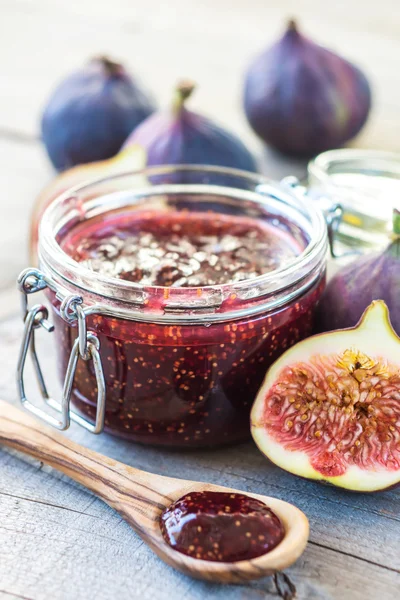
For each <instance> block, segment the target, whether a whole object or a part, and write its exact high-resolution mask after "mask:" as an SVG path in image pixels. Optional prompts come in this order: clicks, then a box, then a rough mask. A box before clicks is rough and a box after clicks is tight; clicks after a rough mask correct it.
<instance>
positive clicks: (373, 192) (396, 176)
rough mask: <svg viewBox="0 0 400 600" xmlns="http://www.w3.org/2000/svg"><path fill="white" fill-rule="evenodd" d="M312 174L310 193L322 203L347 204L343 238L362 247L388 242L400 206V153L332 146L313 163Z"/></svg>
mask: <svg viewBox="0 0 400 600" xmlns="http://www.w3.org/2000/svg"><path fill="white" fill-rule="evenodd" d="M308 177H309V190H308V193H309V195H310V196H311V197H312V198H313V199H314V200H317V202H318V203H319V204H320V206H321V208H322V209H325V208H326V207H329V206H331V205H332V203H338V204H340V205H341V207H342V209H343V214H342V218H341V223H340V226H339V228H338V231H337V235H336V242H337V243H339V244H340V243H341V244H342V245H343V246H344V248H345V249H349V248H350V249H353V250H358V251H359V252H366V251H370V250H374V249H380V248H385V247H386V246H387V244H388V239H389V235H390V233H391V232H392V220H393V209H394V208H397V209H399V208H400V200H399V199H400V154H396V153H394V152H381V151H377V150H353V149H345V150H330V151H329V152H323V153H322V154H320V155H319V156H317V157H316V158H315V159H314V160H312V161H311V162H310V163H309V165H308Z"/></svg>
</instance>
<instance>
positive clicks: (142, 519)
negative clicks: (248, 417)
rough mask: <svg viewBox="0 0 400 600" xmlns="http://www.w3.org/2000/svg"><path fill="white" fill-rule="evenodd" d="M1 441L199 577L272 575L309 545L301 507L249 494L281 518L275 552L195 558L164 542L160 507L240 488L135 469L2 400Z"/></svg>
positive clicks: (228, 580) (243, 578)
mask: <svg viewBox="0 0 400 600" xmlns="http://www.w3.org/2000/svg"><path fill="white" fill-rule="evenodd" d="M0 444H4V445H5V446H10V447H12V448H15V449H16V450H19V451H20V452H23V453H25V454H29V455H30V456H33V457H35V458H37V459H38V460H40V461H42V462H44V463H46V464H48V465H51V466H52V467H54V468H55V469H57V470H58V471H62V472H63V473H65V474H66V475H68V476H69V477H71V479H74V480H75V481H77V482H78V483H80V484H82V485H83V486H85V487H86V488H88V489H89V490H91V491H92V492H94V494H96V495H97V496H99V497H100V498H101V499H102V500H104V501H105V502H106V503H107V504H109V505H110V506H111V507H112V508H114V509H115V510H116V511H117V512H118V513H119V514H120V515H121V516H122V517H123V518H124V519H125V520H126V521H127V522H128V523H129V524H130V525H131V526H132V527H133V529H134V530H135V531H136V532H137V533H138V534H139V535H140V537H141V538H142V539H143V541H144V542H146V544H148V545H149V546H150V547H151V548H152V550H154V552H156V553H157V554H158V556H159V557H160V558H161V559H162V560H164V561H165V562H166V563H168V564H169V565H170V566H172V567H174V568H175V569H178V570H179V571H182V572H183V573H185V574H186V575H190V576H192V577H196V578H198V579H206V580H208V581H216V582H220V583H240V582H243V581H248V580H250V579H257V578H259V577H264V576H266V575H271V574H273V573H275V572H276V571H280V570H282V569H285V568H286V567H288V566H290V565H291V564H292V563H294V562H295V561H296V560H297V558H298V557H299V556H300V555H301V554H302V552H303V550H304V548H305V546H306V544H307V540H308V533H309V527H308V521H307V518H306V516H305V515H304V514H303V513H302V512H301V511H300V510H299V509H298V508H296V507H295V506H293V505H292V504H289V503H287V502H283V501H282V500H278V499H276V498H269V497H268V496H261V495H259V494H248V495H250V496H252V497H254V498H258V499H259V500H261V501H263V502H265V503H266V504H267V505H268V506H269V507H270V508H271V509H272V510H273V511H274V512H275V513H276V514H277V515H278V517H279V518H280V519H281V521H282V523H283V525H284V527H285V530H286V533H285V537H284V539H283V540H282V542H280V544H278V546H276V548H274V549H273V550H272V551H271V552H269V553H267V554H264V555H262V556H259V557H257V558H255V559H252V560H248V561H246V560H242V561H238V562H231V563H230V562H211V561H205V560H199V559H196V558H192V557H190V556H186V555H185V554H182V553H180V552H177V551H176V550H174V549H173V548H171V547H170V546H169V545H168V544H167V543H166V542H165V540H164V538H163V537H162V534H161V530H160V526H159V518H160V515H161V512H162V511H163V510H164V508H166V507H167V506H169V505H170V504H171V503H172V502H174V501H175V500H177V499H178V498H180V497H181V496H183V495H184V494H187V493H189V492H193V491H205V490H211V491H220V492H239V490H234V489H231V488H226V487H222V486H218V485H212V484H209V483H199V482H194V481H188V480H183V479H175V478H172V477H164V476H161V475H154V474H153V473H147V472H146V471H141V470H139V469H134V468H133V467H130V466H128V465H125V464H123V463H120V462H118V461H116V460H112V459H111V458H108V457H107V456H103V455H102V454H99V453H97V452H94V451H92V450H89V449H88V448H85V447H84V446H81V445H79V444H76V443H75V442H72V441H71V440H69V439H68V438H66V437H64V436H63V435H61V434H60V433H58V432H56V431H53V430H52V429H51V428H48V427H46V426H43V425H40V424H39V423H38V422H37V421H36V420H35V419H34V418H33V417H31V416H29V415H28V414H26V413H25V412H23V411H21V410H19V409H17V408H15V407H14V406H12V405H10V404H8V403H6V402H3V401H1V400H0ZM242 493H243V492H242ZM246 494H247V492H246Z"/></svg>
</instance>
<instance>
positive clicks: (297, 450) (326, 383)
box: [251, 300, 400, 492]
mask: <svg viewBox="0 0 400 600" xmlns="http://www.w3.org/2000/svg"><path fill="white" fill-rule="evenodd" d="M251 431H252V435H253V438H254V440H255V442H256V444H257V446H258V447H259V449H260V450H261V452H263V453H264V454H265V456H267V457H268V458H269V459H270V460H271V461H272V462H273V463H275V464H276V465H278V466H279V467H281V468H282V469H285V470H286V471H289V472H290V473H294V474H295V475H299V476H301V477H305V478H307V479H315V480H319V481H323V482H328V483H331V484H333V485H335V486H339V487H342V488H347V489H349V490H354V491H360V492H367V491H368V492H372V491H376V490H382V489H386V488H388V487H392V486H394V485H396V484H398V483H399V482H400V338H399V337H397V335H396V333H395V332H394V330H393V328H392V326H391V323H390V319H389V311H388V309H387V306H386V304H385V303H384V302H383V301H382V300H377V301H375V302H373V303H372V304H371V305H370V306H369V307H368V308H367V310H366V311H365V313H364V314H363V316H362V318H361V320H360V322H359V324H358V325H357V326H356V327H354V328H351V329H344V330H340V331H333V332H329V333H325V334H322V335H316V336H313V337H310V338H308V339H306V340H304V341H302V342H299V343H298V344H296V345H295V346H293V347H292V348H290V349H289V350H287V351H286V352H285V353H284V354H283V355H282V356H281V357H280V358H279V359H278V360H277V361H276V362H275V363H274V364H273V365H272V367H271V368H270V369H269V371H268V373H267V375H266V378H265V380H264V383H263V385H262V386H261V389H260V391H259V393H258V395H257V398H256V400H255V403H254V406H253V409H252V412H251Z"/></svg>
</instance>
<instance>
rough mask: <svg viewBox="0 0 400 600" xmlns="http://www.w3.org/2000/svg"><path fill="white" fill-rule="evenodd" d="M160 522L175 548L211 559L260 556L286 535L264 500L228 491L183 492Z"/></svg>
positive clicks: (190, 554)
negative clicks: (184, 493) (183, 494)
mask: <svg viewBox="0 0 400 600" xmlns="http://www.w3.org/2000/svg"><path fill="white" fill-rule="evenodd" d="M160 524H161V532H162V535H163V538H164V540H165V541H166V542H167V544H169V545H170V546H171V547H172V548H173V549H174V550H177V551H178V552H182V553H183V554H187V555H188V556H191V557H193V558H199V559H202V560H209V561H214V562H215V561H218V562H235V561H238V560H250V559H252V558H256V557H257V556H262V555H263V554H266V553H267V552H270V551H271V550H273V548H275V547H276V546H277V545H278V544H279V543H280V542H281V541H282V539H283V537H284V535H285V530H284V527H283V525H282V523H281V521H280V519H279V518H278V517H277V516H276V514H275V513H273V512H272V510H271V509H270V508H268V506H267V505H266V504H264V502H261V501H260V500H257V499H255V498H251V497H250V496H246V495H245V494H237V493H229V492H207V491H206V492H192V493H189V494H186V495H185V496H182V498H179V500H177V501H176V502H174V503H173V504H171V505H170V506H168V507H167V508H166V509H165V510H164V511H163V513H162V515H161V519H160Z"/></svg>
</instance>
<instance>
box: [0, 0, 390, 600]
mask: <svg viewBox="0 0 400 600" xmlns="http://www.w3.org/2000/svg"><path fill="white" fill-rule="evenodd" d="M292 16H297V17H298V18H299V20H300V22H301V23H302V25H303V28H304V30H305V32H307V33H309V34H310V35H312V36H313V37H314V38H316V39H317V40H319V41H320V42H322V43H325V44H327V45H329V46H331V47H333V48H337V49H340V51H341V52H342V53H343V54H345V55H346V56H347V57H349V58H350V59H352V60H354V61H356V62H357V63H358V64H359V65H360V66H362V67H363V68H364V69H365V70H366V72H367V73H368V74H369V76H370V78H371V80H372V82H373V86H374V111H373V113H372V116H371V119H370V121H369V124H368V125H367V127H366V128H365V129H364V131H363V132H362V134H361V135H360V136H359V138H358V139H357V140H355V141H354V142H353V145H355V146H357V147H363V148H379V149H388V150H395V151H399V150H400V75H399V70H398V63H399V58H400V11H399V7H398V0H381V1H380V2H379V3H378V2H365V0H352V2H348V1H344V0H337V1H336V2H327V3H326V2H320V1H319V0H297V2H296V3H292V2H290V0H281V1H280V2H272V0H248V1H247V2H240V1H239V0H202V1H201V2H194V1H192V2H188V1H187V0H170V1H169V2H168V3H162V2H159V1H158V0H157V1H156V0H146V1H145V2H141V3H139V2H138V1H137V2H132V1H129V0H113V2H110V3H107V2H98V1H95V0H81V2H79V3H67V2H64V1H63V0H1V3H0V67H1V68H0V86H1V87H0V89H1V93H0V164H1V167H0V189H1V199H0V274H1V279H0V319H2V321H1V323H0V365H1V367H0V397H1V398H3V399H5V400H7V401H10V402H15V396H16V393H15V384H14V370H15V362H16V353H17V346H18V341H19V336H20V334H21V324H20V321H19V319H18V318H17V317H16V316H14V315H15V314H16V310H17V301H18V298H17V294H16V293H15V292H14V289H13V284H14V280H15V277H16V275H17V274H18V272H19V270H21V269H22V268H23V267H24V266H26V265H27V255H26V238H27V229H28V222H29V212H30V208H31V205H32V202H33V199H34V197H35V195H36V194H37V192H38V191H39V190H40V189H41V188H42V187H43V185H44V184H45V183H47V181H49V179H50V178H51V177H52V176H53V172H52V169H51V167H50V166H49V164H48V162H47V159H46V156H45V153H44V151H43V149H42V147H41V144H40V142H39V141H38V119H39V114H40V110H41V107H42V105H43V101H44V99H45V97H46V95H47V94H48V93H49V91H50V90H51V88H52V87H53V86H54V83H55V82H57V80H59V79H60V78H61V77H62V76H63V75H64V74H66V73H68V72H69V71H71V70H72V69H73V68H75V67H76V66H78V65H80V64H81V63H82V61H84V60H85V59H86V58H87V57H89V56H91V55H94V54H98V53H110V54H111V55H113V56H115V57H117V58H121V59H122V60H123V61H125V62H126V63H127V64H128V65H129V66H130V67H131V68H132V70H134V72H135V73H137V75H138V76H139V77H140V79H141V80H142V81H143V83H145V84H146V86H147V87H148V88H149V89H150V90H152V91H153V92H154V95H155V96H156V97H157V100H158V101H159V104H160V105H165V104H166V103H167V102H168V99H169V95H170V89H171V86H172V85H173V84H174V82H175V81H176V80H177V79H178V78H180V77H183V76H189V77H192V78H194V79H195V80H197V81H198V82H199V85H200V87H199V89H198V92H197V93H196V95H195V97H194V98H193V102H192V106H193V108H198V109H201V110H202V111H203V112H205V113H207V114H209V115H212V116H214V117H215V118H216V119H218V120H219V121H220V122H221V123H223V124H225V125H228V126H229V127H230V128H231V129H233V130H235V131H236V132H237V133H238V134H239V135H241V136H242V137H243V139H244V140H245V141H246V142H247V143H248V145H249V146H250V147H251V148H252V149H253V150H254V152H256V153H257V155H258V156H259V159H260V162H261V163H262V169H263V172H264V173H266V174H268V175H270V176H272V177H280V176H283V175H286V174H290V173H295V174H298V175H303V174H304V172H305V165H304V163H301V162H293V161H288V160H285V159H283V158H281V157H277V156H276V155H274V154H273V153H271V152H268V151H266V150H265V149H263V148H262V146H261V145H260V144H259V142H258V141H257V140H256V138H255V137H254V136H253V135H252V133H251V131H250V130H249V129H248V127H247V125H246V122H245V119H244V117H243V115H242V113H241V112H240V93H241V84H242V73H243V70H244V68H245V66H246V64H247V63H248V61H249V59H250V58H251V57H252V56H253V55H254V54H255V53H256V52H258V51H259V50H260V49H261V48H262V47H263V46H264V45H265V44H266V43H268V42H269V41H272V40H273V39H274V38H275V37H276V36H277V35H279V33H280V30H281V28H282V22H283V20H284V19H286V18H288V17H292ZM45 336H46V334H44V336H43V340H42V342H43V344H44V345H46V346H47V348H48V351H47V352H46V348H44V353H45V355H46V356H47V359H46V363H47V364H46V370H47V371H49V372H50V379H51V380H52V381H51V383H52V387H53V388H55V391H56V392H57V391H58V386H57V383H56V382H55V380H54V376H53V377H51V374H52V373H53V372H54V368H53V367H52V365H51V364H50V358H49V357H51V355H52V352H51V336H47V337H48V338H49V339H46V337H45ZM42 350H43V348H42ZM66 435H68V436H71V437H72V438H74V439H75V440H77V441H79V442H80V443H83V444H86V445H87V446H90V447H91V448H93V449H96V450H98V451H100V452H103V453H104V454H107V455H109V456H112V457H113V458H116V459H118V460H122V461H124V462H126V463H128V464H131V465H133V466H136V467H139V468H143V469H148V470H150V471H154V472H158V473H162V474H166V475H171V476H176V475H178V474H179V476H181V477H187V478H193V477H194V473H195V474H196V477H197V478H198V479H199V480H208V481H211V482H214V483H219V484H223V485H229V486H233V487H237V488H240V489H243V490H249V491H253V492H257V493H263V494H269V495H274V496H276V497H278V498H282V499H284V500H288V501H290V502H293V503H295V504H297V506H299V508H301V509H302V510H304V511H305V512H306V514H307V515H308V517H309V519H310V523H311V540H310V543H309V545H308V547H307V550H306V552H305V554H304V555H303V557H302V558H301V559H300V560H299V561H298V562H297V563H296V565H295V566H294V567H292V568H291V569H289V570H288V572H287V574H288V575H289V577H290V579H291V580H292V582H293V583H294V584H295V585H296V587H297V597H298V598H300V599H301V600H313V599H325V598H334V599H338V600H361V599H363V600H364V599H367V600H375V599H376V598H379V600H386V599H387V600H390V599H392V598H393V599H394V598H397V597H398V595H399V591H398V590H399V587H400V557H399V554H400V553H399V547H400V527H399V520H400V510H399V493H398V492H396V491H388V492H384V493H381V494H377V495H371V496H368V495H354V494H350V493H346V492H343V491H339V490H334V489H330V488H328V487H322V486H318V485H317V484H314V483H311V482H307V481H301V480H298V479H296V478H294V477H292V476H290V475H288V474H286V473H283V472H282V471H280V470H278V469H277V468H275V467H273V466H272V465H270V464H268V463H267V461H266V460H264V459H263V457H262V456H261V454H260V453H259V452H258V451H257V450H256V449H255V447H254V445H253V444H251V443H248V444H244V445H241V446H239V447H237V448H229V449H223V450H218V451H216V452H180V453H174V452H167V451H163V452H160V451H158V450H156V449H152V448H144V447H140V446H134V445H131V444H128V443H126V442H120V441H116V440H115V439H113V438H112V437H110V436H107V435H102V436H100V437H95V436H92V435H90V434H87V433H85V432H84V431H82V430H81V429H79V428H78V427H76V426H73V427H72V428H71V430H70V431H69V432H68V433H67V434H66ZM282 585H283V584H282ZM205 597H207V598H210V599H222V598H223V599H227V600H230V599H232V600H242V599H247V598H248V599H250V600H252V599H253V598H254V599H261V598H263V599H265V600H267V599H274V598H275V599H276V598H277V597H278V596H277V592H276V589H275V587H274V584H273V582H272V580H271V579H266V580H264V581H261V582H258V583H255V584H252V585H249V586H246V587H243V586H241V587H235V586H228V587H219V586H217V585H213V584H205V583H201V582H196V581H193V580H191V579H189V578H186V577H184V576H182V575H178V574H177V573H175V572H174V571H173V570H171V569H170V568H169V567H167V566H165V565H164V564H162V563H161V562H160V561H159V560H158V559H157V558H156V557H155V556H154V555H153V554H152V553H151V551H150V550H148V549H147V548H146V547H145V546H144V545H143V544H142V542H141V541H140V540H139V538H138V537H137V536H136V535H135V534H134V533H133V532H132V530H131V529H130V528H129V526H127V525H126V524H125V523H124V522H123V521H122V520H121V519H120V518H119V516H118V515H117V514H115V513H114V512H113V511H112V510H111V509H110V508H108V507H107V506H106V505H104V504H103V503H102V502H101V501H99V500H96V499H95V498H94V497H93V496H92V495H91V494H90V493H88V492H86V491H84V490H83V489H82V488H80V487H79V486H78V485H76V484H74V483H72V482H71V481H70V480H69V479H68V478H66V477H64V476H61V475H58V474H56V473H55V472H53V471H52V470H51V469H49V468H47V467H43V466H42V465H41V464H40V463H38V462H37V461H34V460H27V459H22V458H21V456H19V455H17V454H15V453H10V452H7V451H5V450H0V598H1V599H3V598H5V599H10V598H27V599H31V600H42V599H43V600H47V599H51V600H53V599H55V600H58V599H61V600H69V599H71V600H85V599H86V598H96V599H99V600H103V599H104V600H105V599H109V598H119V599H120V600H125V599H128V598H129V600H135V598H141V599H143V600H146V599H149V600H150V599H152V600H164V599H170V598H173V599H174V600H175V599H177V600H180V599H181V598H182V599H186V600H187V599H193V600H197V599H199V600H200V599H201V598H205Z"/></svg>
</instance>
